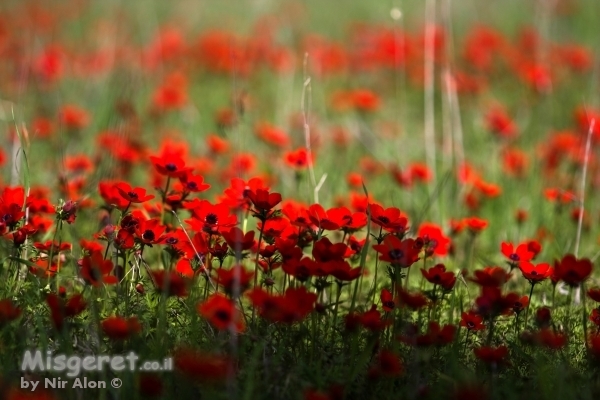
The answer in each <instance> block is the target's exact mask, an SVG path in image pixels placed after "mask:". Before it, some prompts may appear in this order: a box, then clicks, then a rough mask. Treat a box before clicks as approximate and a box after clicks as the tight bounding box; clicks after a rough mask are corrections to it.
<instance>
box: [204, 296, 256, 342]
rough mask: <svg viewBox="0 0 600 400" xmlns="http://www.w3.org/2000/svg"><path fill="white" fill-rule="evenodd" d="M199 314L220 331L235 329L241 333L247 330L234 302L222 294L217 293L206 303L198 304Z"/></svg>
mask: <svg viewBox="0 0 600 400" xmlns="http://www.w3.org/2000/svg"><path fill="white" fill-rule="evenodd" d="M198 313H200V315H202V316H203V317H204V318H206V319H207V320H208V321H209V322H210V323H211V325H213V326H214V327H215V328H217V329H219V330H222V331H225V330H228V329H231V328H233V329H234V330H235V331H236V332H238V333H239V332H243V331H244V329H245V324H244V320H243V318H242V315H241V313H240V311H239V310H238V309H237V308H236V307H235V304H234V303H233V300H230V299H228V298H227V297H225V296H223V295H222V294H219V293H215V294H213V295H211V296H210V297H209V298H208V299H206V301H204V302H202V303H200V304H198Z"/></svg>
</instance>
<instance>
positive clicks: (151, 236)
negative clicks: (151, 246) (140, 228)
mask: <svg viewBox="0 0 600 400" xmlns="http://www.w3.org/2000/svg"><path fill="white" fill-rule="evenodd" d="M142 238H143V239H144V240H150V241H152V240H154V239H155V238H156V236H155V235H154V232H153V231H151V230H150V229H146V230H145V231H144V233H143V234H142Z"/></svg>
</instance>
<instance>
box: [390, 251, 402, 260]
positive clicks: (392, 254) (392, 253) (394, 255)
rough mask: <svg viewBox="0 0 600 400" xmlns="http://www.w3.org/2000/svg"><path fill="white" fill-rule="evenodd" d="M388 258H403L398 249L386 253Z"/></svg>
mask: <svg viewBox="0 0 600 400" xmlns="http://www.w3.org/2000/svg"><path fill="white" fill-rule="evenodd" d="M388 256H390V258H391V259H392V260H400V259H401V258H402V257H404V252H403V251H402V250H400V249H392V250H390V251H389V252H388Z"/></svg>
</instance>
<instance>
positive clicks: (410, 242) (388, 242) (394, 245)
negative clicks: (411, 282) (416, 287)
mask: <svg viewBox="0 0 600 400" xmlns="http://www.w3.org/2000/svg"><path fill="white" fill-rule="evenodd" d="M373 249H374V250H375V251H377V252H378V253H380V255H379V259H380V260H381V261H387V262H389V263H391V264H392V265H397V266H400V267H402V268H407V267H410V266H411V265H413V264H414V263H415V262H417V261H418V260H419V252H420V249H419V248H417V246H415V240H414V239H404V240H401V239H399V238H397V237H396V236H393V235H388V236H386V237H385V238H384V239H383V243H382V244H378V245H374V246H373Z"/></svg>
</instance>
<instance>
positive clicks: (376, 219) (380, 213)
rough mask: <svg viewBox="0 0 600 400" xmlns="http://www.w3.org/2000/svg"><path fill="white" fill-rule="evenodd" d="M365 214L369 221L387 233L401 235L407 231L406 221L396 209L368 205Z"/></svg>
mask: <svg viewBox="0 0 600 400" xmlns="http://www.w3.org/2000/svg"><path fill="white" fill-rule="evenodd" d="M367 212H369V213H370V215H371V221H373V223H375V224H377V225H379V226H380V227H382V228H383V229H384V230H385V231H388V232H397V233H403V232H405V231H406V229H407V225H408V219H407V218H406V217H405V216H404V215H402V212H401V211H400V210H399V209H397V208H396V207H390V208H385V209H384V208H383V207H382V206H380V205H379V204H369V206H368V208H367Z"/></svg>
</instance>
